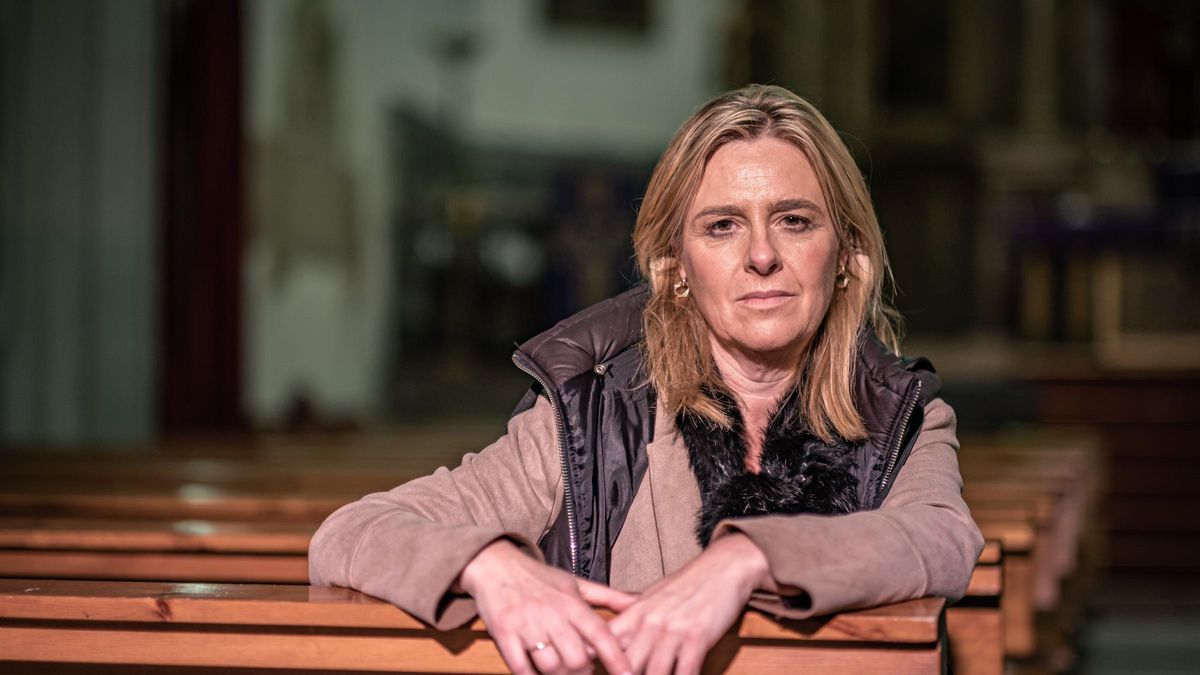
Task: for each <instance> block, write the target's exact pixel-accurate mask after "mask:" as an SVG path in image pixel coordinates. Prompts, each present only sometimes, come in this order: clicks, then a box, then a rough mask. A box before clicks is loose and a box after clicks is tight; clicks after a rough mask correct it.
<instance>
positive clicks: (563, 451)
mask: <svg viewBox="0 0 1200 675" xmlns="http://www.w3.org/2000/svg"><path fill="white" fill-rule="evenodd" d="M512 360H513V363H514V364H515V365H516V366H517V368H519V369H521V371H522V372H524V373H525V374H526V375H528V376H530V377H532V378H533V379H535V380H537V382H538V384H540V385H541V386H542V389H543V390H544V391H545V392H546V398H548V399H549V400H550V409H551V410H552V411H553V412H554V424H555V426H556V427H557V428H558V456H559V461H560V463H561V465H562V475H563V506H564V507H566V509H567V539H568V542H569V543H570V545H571V574H572V575H575V576H578V575H579V551H578V549H579V535H578V526H577V525H576V523H575V491H574V489H573V488H572V487H571V474H570V472H569V471H568V470H567V426H566V424H565V423H564V422H563V417H562V412H561V411H560V410H559V406H558V403H557V402H556V401H555V399H554V391H553V390H552V389H551V388H550V383H549V382H547V381H546V379H545V378H544V377H542V376H541V375H540V374H538V373H536V372H534V369H533V368H532V367H531V366H528V365H527V364H525V363H524V359H523V358H521V352H519V351H515V352H513V355H512Z"/></svg>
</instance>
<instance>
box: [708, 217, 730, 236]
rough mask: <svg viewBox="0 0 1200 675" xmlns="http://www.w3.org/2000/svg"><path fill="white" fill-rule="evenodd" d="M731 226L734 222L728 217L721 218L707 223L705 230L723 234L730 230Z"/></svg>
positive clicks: (710, 232)
mask: <svg viewBox="0 0 1200 675" xmlns="http://www.w3.org/2000/svg"><path fill="white" fill-rule="evenodd" d="M733 228H734V222H733V221H732V220H729V219H728V218H723V219H721V220H717V221H713V222H711V223H709V224H708V228H707V230H708V233H709V234H725V233H726V232H730V231H732V230H733Z"/></svg>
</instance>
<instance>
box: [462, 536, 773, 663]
mask: <svg viewBox="0 0 1200 675" xmlns="http://www.w3.org/2000/svg"><path fill="white" fill-rule="evenodd" d="M459 583H460V585H461V587H462V589H463V590H464V591H466V592H467V593H470V594H471V596H472V597H474V598H475V602H476V604H477V605H478V608H479V615H480V616H481V617H482V618H483V620H484V622H485V623H486V624H487V627H488V632H489V633H491V635H492V639H493V640H494V641H495V643H496V646H497V647H498V648H499V650H500V653H501V655H502V656H503V657H504V660H505V662H507V663H508V666H509V668H511V669H512V671H513V672H514V673H518V674H519V675H524V674H531V673H535V672H540V673H587V672H591V669H592V659H594V658H597V657H598V658H599V659H600V662H601V663H603V664H604V667H605V669H607V670H608V672H609V673H613V674H614V675H616V674H618V673H643V672H644V673H653V674H660V673H672V672H675V673H699V672H700V667H701V665H702V664H703V663H704V657H705V655H706V654H707V653H708V650H709V649H710V648H711V647H712V646H713V645H714V644H716V642H717V640H719V639H720V638H721V636H722V635H724V634H725V631H727V630H728V629H729V627H730V626H731V625H733V622H734V621H735V620H737V618H738V617H739V616H740V615H741V613H742V610H743V608H745V606H746V602H747V601H748V600H749V599H750V594H751V593H752V592H754V591H755V590H756V589H765V590H776V589H774V588H773V584H772V581H771V577H770V573H769V571H768V567H767V559H766V556H765V555H764V554H763V553H762V551H761V550H760V549H759V548H758V546H756V545H755V544H754V543H753V542H752V541H750V539H749V538H748V537H746V536H745V535H743V534H741V533H734V534H730V535H728V536H724V537H721V538H719V539H715V540H714V541H713V542H712V544H710V545H709V547H708V548H707V549H705V550H704V552H703V553H702V554H701V555H700V556H698V557H697V558H696V559H694V560H692V561H691V562H690V563H688V564H687V565H686V566H684V567H683V568H682V569H680V570H679V571H678V572H676V573H674V574H672V575H671V576H668V577H666V578H665V579H663V580H661V581H659V582H658V583H656V584H655V585H653V586H651V587H650V588H648V589H646V591H645V592H643V593H641V594H639V595H633V594H629V593H623V592H621V591H617V590H614V589H611V588H609V587H607V586H603V585H601V584H597V583H594V582H591V581H587V580H585V579H579V578H576V577H573V576H571V575H570V574H568V573H567V572H564V571H562V570H559V569H556V568H552V567H549V566H547V565H545V564H543V563H540V562H538V561H537V560H534V559H533V558H531V557H530V556H528V555H526V554H525V553H523V552H521V551H520V550H519V549H518V548H517V547H516V546H515V545H513V544H512V543H511V542H509V541H507V540H500V541H497V542H494V543H493V544H491V545H489V546H488V547H487V548H485V549H483V550H482V551H481V552H480V553H479V554H478V555H476V556H475V558H473V559H472V560H471V562H470V563H469V564H468V565H467V566H466V567H465V568H464V569H463V572H462V574H461V576H460V577H459ZM593 607H607V608H609V609H611V610H613V611H615V612H617V616H615V617H614V618H613V619H611V620H609V621H605V620H604V619H602V618H601V617H600V616H599V615H598V614H597V613H596V612H595V611H594V610H593Z"/></svg>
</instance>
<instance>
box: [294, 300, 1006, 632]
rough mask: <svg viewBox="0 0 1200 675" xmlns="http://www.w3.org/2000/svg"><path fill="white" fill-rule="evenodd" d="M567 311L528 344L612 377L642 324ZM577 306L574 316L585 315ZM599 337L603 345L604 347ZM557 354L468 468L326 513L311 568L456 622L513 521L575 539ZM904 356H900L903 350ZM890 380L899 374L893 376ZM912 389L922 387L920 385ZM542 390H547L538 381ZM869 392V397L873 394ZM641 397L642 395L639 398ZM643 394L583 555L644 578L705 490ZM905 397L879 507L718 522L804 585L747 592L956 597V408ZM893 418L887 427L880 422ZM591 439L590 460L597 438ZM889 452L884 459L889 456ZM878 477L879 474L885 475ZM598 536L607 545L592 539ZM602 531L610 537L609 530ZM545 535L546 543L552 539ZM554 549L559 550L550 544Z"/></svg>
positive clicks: (618, 574)
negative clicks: (461, 581)
mask: <svg viewBox="0 0 1200 675" xmlns="http://www.w3.org/2000/svg"><path fill="white" fill-rule="evenodd" d="M637 293H638V292H637V291H635V292H633V293H630V294H624V295H623V296H618V298H615V299H614V300H613V301H609V302H608V303H605V304H606V305H609V306H608V307H607V308H605V307H601V308H600V309H599V310H598V309H597V308H592V309H590V310H586V311H585V312H584V313H583V314H581V315H580V316H581V317H586V318H587V320H588V321H593V322H596V321H597V320H599V323H600V324H603V325H606V326H608V327H609V329H610V330H609V332H612V330H611V329H612V328H613V327H614V326H615V328H616V332H617V333H621V332H622V329H623V328H624V329H628V328H629V327H631V326H634V325H636V324H639V323H640V322H639V321H631V320H630V319H629V314H630V313H629V311H628V308H629V306H634V307H636V306H637V303H638V302H640V299H639V298H638V297H637ZM613 303H615V304H616V305H617V306H618V309H619V310H620V312H618V313H617V314H613V311H612V310H613V307H612V306H611V305H612V304H613ZM572 322H573V320H572V319H569V320H567V321H566V322H564V324H560V326H559V327H556V329H554V330H552V331H548V332H547V334H544V335H543V336H539V338H535V340H533V341H531V342H530V343H527V348H537V347H541V346H544V345H545V344H547V343H548V342H550V341H551V339H553V340H557V341H558V342H559V343H560V344H566V345H568V346H569V347H571V348H572V349H574V348H577V349H578V350H579V351H580V352H582V353H584V354H585V356H587V357H588V358H595V359H596V360H595V363H596V365H597V368H596V375H598V376H600V377H601V379H603V376H604V375H605V374H606V370H607V366H608V365H609V364H610V363H615V361H614V357H617V356H619V355H620V354H622V353H625V352H626V347H628V346H629V343H632V342H633V341H635V340H634V338H636V335H632V334H630V332H629V330H625V333H626V335H625V336H624V337H622V338H620V339H618V340H617V341H616V342H613V341H612V340H611V339H608V338H607V337H606V338H605V339H604V340H600V341H599V343H602V344H601V345H600V347H597V346H596V345H595V344H593V345H590V346H589V345H585V344H582V343H581V342H580V341H579V340H575V339H573V338H567V339H563V336H564V335H568V336H569V335H571V333H570V332H565V331H564V330H563V328H564V326H567V327H570V326H571V325H573V324H572ZM574 322H575V323H574V325H576V327H577V324H578V322H579V319H575V320H574ZM605 335H606V336H607V335H608V334H607V333H605ZM622 340H624V343H623V342H622ZM593 342H596V340H593ZM614 344H615V345H616V346H617V347H618V348H617V349H613V345H614ZM568 351H570V350H568ZM602 351H603V352H605V353H604V354H603V355H602V356H603V357H604V358H601V356H600V355H599V354H600V352H602ZM524 353H525V352H522V351H519V352H518V353H517V355H515V359H516V360H517V361H518V365H521V366H522V367H523V368H524V369H526V370H527V372H528V371H529V370H532V369H531V368H529V365H530V364H529V363H528V361H526V362H525V363H522V361H523V359H522V356H523V354H524ZM560 353H561V352H560ZM562 360H563V361H573V360H574V361H579V359H578V358H574V359H573V358H566V359H562ZM584 360H586V358H585V359H584ZM616 360H617V361H619V359H616ZM876 361H878V359H876ZM881 363H882V364H883V365H880V364H881ZM555 366H560V364H559V363H558V360H556V361H554V362H553V363H551V364H550V368H549V369H547V368H544V367H543V368H537V369H536V370H537V371H538V372H536V373H531V374H534V375H535V376H538V379H539V382H540V387H537V388H535V389H534V390H533V392H534V393H533V394H531V395H530V396H528V397H527V398H526V400H525V401H524V403H523V405H521V406H518V410H519V412H518V413H517V414H515V415H514V416H513V418H512V419H511V420H510V421H509V425H508V433H507V434H506V435H505V436H503V437H502V438H500V439H499V440H498V441H496V442H495V443H493V444H492V445H490V446H489V447H487V448H486V449H484V450H483V451H482V452H480V453H479V454H468V455H467V456H465V457H464V458H463V462H462V464H461V465H460V466H459V467H458V468H456V469H454V470H448V469H446V468H442V469H439V470H438V471H436V472H435V473H434V474H433V475H431V476H427V477H424V478H421V479H418V480H414V481H411V482H409V483H407V484H405V485H401V486H399V487H397V488H395V489H393V490H391V491H389V492H384V493H376V494H372V495H368V496H366V497H364V498H363V499H361V500H359V501H357V502H354V503H352V504H349V505H347V506H344V507H342V508H341V509H339V510H338V511H337V512H335V513H334V514H332V515H331V516H330V517H329V518H328V519H327V520H326V521H325V523H324V524H323V525H322V526H321V528H320V529H319V530H318V531H317V533H316V534H315V535H314V537H313V539H312V543H311V544H310V549H309V570H310V572H309V573H310V577H311V581H312V583H314V584H334V585H341V586H350V587H353V588H357V589H359V590H361V591H363V592H365V593H368V594H371V595H374V596H376V597H380V598H383V599H385V600H388V601H389V602H392V603H393V604H395V605H397V606H399V607H401V608H402V609H404V610H406V611H408V612H409V613H411V614H413V615H414V616H416V617H418V618H420V619H422V620H424V621H426V622H428V623H430V624H432V625H434V626H435V627H438V628H443V629H448V628H453V627H457V626H459V625H462V624H463V623H466V622H467V621H469V620H471V619H472V618H473V617H474V616H475V608H474V603H473V601H472V600H471V599H470V598H468V597H463V596H453V595H450V594H449V593H448V591H449V588H450V587H451V585H452V584H453V583H454V581H455V579H457V577H458V575H459V573H460V572H461V571H462V568H463V567H465V566H466V564H467V563H468V562H469V561H470V560H471V559H472V558H473V557H474V556H475V554H476V553H478V552H479V551H480V550H481V549H482V548H483V547H485V546H487V545H488V544H490V543H491V542H493V541H495V540H496V539H498V538H504V537H507V538H509V539H511V540H512V541H514V542H516V543H517V544H518V545H520V546H521V547H522V548H524V549H525V550H526V551H527V552H528V553H529V554H530V555H533V556H535V557H539V558H541V557H542V555H543V551H542V548H547V546H546V542H545V540H548V539H555V538H557V539H558V540H559V541H562V542H565V540H566V537H565V536H551V537H548V536H547V535H551V534H556V535H562V534H563V533H565V532H566V528H565V525H564V523H565V522H566V515H567V513H566V509H564V503H565V502H564V495H565V493H566V492H567V490H565V489H564V483H563V478H564V474H568V475H570V476H577V475H578V469H576V470H575V472H573V473H572V472H569V471H568V470H567V467H566V465H565V464H564V460H567V461H568V462H570V463H572V465H573V466H575V465H578V464H579V462H580V461H581V460H580V457H579V456H578V455H570V456H567V455H566V454H565V453H564V449H569V448H570V447H571V444H570V443H564V442H563V439H562V438H560V436H561V435H562V434H563V433H564V432H565V433H567V434H570V435H572V436H573V437H575V438H574V440H578V434H579V430H578V429H567V428H565V427H564V425H563V420H562V418H561V411H560V409H561V408H562V407H563V403H562V402H561V401H559V402H558V403H556V404H552V402H551V400H552V399H551V398H548V397H547V395H546V394H549V396H550V397H553V396H554V395H555V394H556V393H560V394H561V392H556V391H555V390H554V387H555V383H556V382H559V381H566V380H569V379H570V378H571V377H574V376H576V375H578V373H576V372H575V371H577V370H579V368H578V366H577V365H575V366H572V365H570V364H567V365H561V366H560V367H559V372H558V373H557V375H558V376H559V377H555V375H554V374H548V373H547V370H551V369H553V368H554V367H555ZM889 367H891V364H889V363H887V362H886V361H882V362H871V363H867V364H860V366H859V370H861V371H869V372H863V373H862V376H861V377H860V379H863V378H867V379H871V378H874V380H875V381H874V382H868V385H867V386H865V388H863V387H860V388H859V390H858V391H859V393H858V396H859V398H860V399H862V398H864V397H875V395H874V394H871V393H870V391H871V390H872V388H876V389H877V388H878V386H877V385H879V382H880V381H884V380H888V377H889V375H895V374H889V373H888V372H886V368H889ZM895 367H896V368H900V369H901V370H902V367H901V366H900V364H899V362H898V361H897V363H896V366H895ZM881 378H882V379H881ZM543 379H545V380H547V381H545V382H542V380H543ZM893 379H895V378H893ZM904 381H907V380H904ZM888 384H889V385H890V386H895V384H894V382H892V381H888ZM547 389H550V391H546V390H547ZM642 389H643V390H644V389H645V388H644V387H643V388H642ZM916 389H917V391H918V392H919V391H920V387H919V385H918V386H917V387H916ZM539 390H540V392H541V394H542V395H536V394H537V393H538V392H539ZM623 391H624V390H621V389H620V388H618V393H617V394H616V395H618V396H625V394H624V393H622V392H623ZM910 393H911V392H910ZM912 400H916V399H912ZM872 403H873V402H872V401H868V402H867V404H868V406H867V407H869V406H870V405H871V404H872ZM880 405H882V404H880ZM642 406H643V407H642V408H641V409H642V410H646V409H647V408H646V403H645V402H644V401H643V402H642ZM894 407H895V406H894V405H893V408H894ZM648 409H649V411H650V415H649V416H648V417H646V419H647V420H649V424H650V425H651V426H652V427H653V428H652V433H649V434H646V433H625V434H624V435H625V436H626V437H627V439H626V440H625V441H623V442H621V443H619V444H623V445H624V446H625V447H624V448H623V449H624V452H625V453H627V454H629V455H630V457H631V459H630V460H629V462H628V463H629V467H630V470H629V471H627V472H626V474H627V475H628V476H629V479H632V480H633V481H634V485H632V486H626V488H625V489H624V496H622V497H621V498H619V499H616V500H612V501H614V502H615V503H616V506H615V507H607V508H602V509H600V511H599V513H597V514H593V515H595V516H599V518H593V520H594V521H599V520H600V519H601V518H603V517H604V516H605V515H606V513H607V511H612V510H620V511H621V513H620V516H621V517H620V518H617V519H616V520H615V521H613V520H612V519H608V521H609V522H612V523H613V525H614V527H613V528H612V530H613V531H612V532H611V533H609V534H607V535H606V536H607V537H608V539H604V538H603V537H600V538H599V539H597V540H596V541H593V546H594V547H597V548H600V549H602V555H601V556H600V557H602V558H603V559H604V560H603V563H604V564H603V574H601V573H599V572H595V570H597V569H599V567H597V566H589V569H590V570H592V571H593V573H592V574H590V576H592V577H593V578H600V579H607V581H608V582H609V583H610V584H611V585H612V586H613V587H615V588H618V589H621V590H626V591H635V592H636V591H641V590H643V589H645V588H647V587H648V586H650V585H651V584H653V583H654V582H656V581H658V580H660V579H662V578H663V577H665V576H667V575H670V574H671V573H673V572H674V571H676V570H678V569H679V568H681V567H682V566H683V565H684V564H686V563H687V562H688V561H689V560H691V559H692V558H694V557H695V556H697V555H699V554H700V552H701V549H700V546H699V544H698V543H697V542H696V538H695V530H694V525H695V518H696V514H697V512H698V511H699V509H700V495H699V490H698V488H697V485H696V480H695V477H694V475H693V474H692V471H691V468H690V466H689V463H688V453H687V448H686V447H685V446H684V444H683V442H682V440H681V439H680V437H679V434H678V433H677V432H676V430H675V428H674V425H673V422H672V420H670V419H667V417H669V416H665V415H662V416H657V417H655V416H654V415H653V407H652V406H651V407H649V408H648ZM903 412H904V413H905V415H906V419H915V420H917V422H918V424H917V427H918V428H917V429H914V430H913V431H912V433H911V434H906V433H905V431H904V429H903V428H902V427H901V428H900V429H899V430H898V431H897V430H896V429H891V430H887V429H884V430H881V431H880V433H879V434H877V435H878V436H879V439H878V440H877V441H876V444H877V445H884V444H885V443H884V441H886V444H888V445H890V444H892V443H893V441H892V440H891V439H892V438H893V437H895V438H896V439H902V440H903V441H904V442H903V449H904V452H903V456H900V454H899V453H897V454H895V455H892V456H889V454H888V453H882V455H883V457H884V461H882V462H879V461H872V459H871V457H870V456H869V452H868V454H867V455H864V459H863V461H862V462H860V464H861V465H862V466H863V467H864V468H863V470H862V471H863V474H864V476H866V477H871V478H873V480H870V481H862V483H866V484H867V485H866V486H865V487H864V490H865V491H867V492H869V493H870V494H864V495H862V499H863V504H864V508H867V509H871V510H863V511H860V512H857V513H852V514H848V515H840V516H818V515H777V516H761V517H756V518H746V519H739V520H726V521H723V522H722V523H720V524H719V525H718V526H717V528H716V530H715V531H714V534H713V537H714V538H716V537H720V536H724V535H726V534H728V533H730V532H734V531H738V532H743V533H744V534H746V535H747V536H749V537H750V539H751V540H753V541H754V542H755V543H756V544H757V545H758V546H759V547H760V548H761V549H762V550H763V552H764V553H765V554H766V556H767V559H768V562H769V564H770V569H771V574H772V575H773V576H774V577H775V580H776V581H777V582H778V583H779V584H781V585H786V586H791V587H795V588H799V589H802V591H803V593H802V594H801V595H800V596H794V597H790V598H779V597H772V596H768V595H766V594H756V596H755V597H754V598H753V599H752V600H751V604H752V605H754V606H756V607H758V608H760V609H763V610H766V611H769V612H772V613H775V614H778V615H783V616H790V617H795V618H800V617H806V616H810V615H813V614H825V613H829V612H833V611H837V610H839V609H844V608H849V607H859V606H870V605H876V604H882V603H887V602H895V601H899V600H905V599H910V598H915V597H921V596H925V595H941V596H946V597H950V598H956V597H959V596H961V595H962V594H963V593H964V592H965V589H966V586H967V582H968V580H969V578H970V573H971V570H972V568H973V566H974V563H975V559H976V558H977V557H978V555H979V551H980V549H981V548H982V545H983V540H982V537H981V536H980V534H979V531H978V528H976V526H975V524H974V522H973V521H972V520H971V517H970V513H969V511H968V509H967V507H966V504H964V503H963V501H962V498H961V491H962V481H961V477H960V475H959V472H958V464H957V457H956V452H957V448H958V442H957V439H956V437H955V432H954V427H955V425H954V413H953V411H952V410H951V409H950V407H949V406H948V405H946V404H945V403H944V402H943V401H942V400H941V399H937V398H933V399H925V403H924V405H923V406H921V407H920V408H919V409H917V410H911V409H909V410H905V411H903ZM898 415H899V414H898V413H897V414H890V415H887V416H885V417H886V418H887V419H886V425H893V426H894V425H896V424H897V423H898V422H897V418H898ZM642 417H645V415H644V413H643V414H642ZM886 425H885V426H886ZM877 426H878V424H877ZM868 428H869V430H870V429H871V424H870V421H869V424H868ZM620 431H621V430H619V429H618V430H617V431H616V432H614V435H620ZM647 431H649V430H647ZM888 431H890V432H891V433H890V434H889V433H885V432H888ZM897 434H898V435H897ZM634 437H641V438H642V439H643V440H641V441H639V440H638V438H634ZM868 447H870V444H868ZM900 447H901V446H899V445H897V448H900ZM621 450H622V449H621V448H618V449H616V450H613V451H614V452H619V451H621ZM884 450H890V448H884ZM865 452H866V451H865ZM638 453H640V455H639V454H638ZM581 454H582V455H584V458H583V459H584V460H586V459H587V457H586V455H587V452H582V453H581ZM593 459H594V458H593ZM889 462H891V465H890V467H887V466H882V465H883V464H887V463H889ZM867 467H875V468H874V469H869V468H867ZM889 470H890V471H891V474H890V475H888V471H889ZM626 482H628V479H627V481H626ZM881 486H882V487H883V488H884V489H882V490H881V489H879V488H880V487H881ZM599 487H602V488H604V487H608V488H611V486H599ZM573 497H574V499H575V501H573V502H572V503H576V502H577V501H578V497H576V496H574V495H573ZM880 502H881V503H880ZM606 504H607V503H605V504H602V506H604V505H606ZM875 506H878V507H879V508H873V507H875ZM577 508H578V507H577ZM594 525H595V523H593V526H594ZM594 539H595V538H594ZM597 541H598V542H599V543H600V544H601V545H598V546H597V543H596V542H597ZM605 541H608V542H611V543H609V544H608V545H607V546H605V545H602V544H603V543H604V542H605ZM538 542H542V543H543V547H542V548H539V547H538V545H537V543H538ZM609 549H610V550H609ZM550 553H551V557H552V558H553V557H555V553H554V547H550ZM592 553H595V551H593V552H592ZM557 557H558V559H557V560H553V562H556V563H558V564H559V565H560V566H563V567H568V568H570V567H575V566H576V565H577V561H571V560H569V559H567V558H566V556H565V555H561V554H560V555H558V556H557ZM576 571H579V570H578V569H577V570H576Z"/></svg>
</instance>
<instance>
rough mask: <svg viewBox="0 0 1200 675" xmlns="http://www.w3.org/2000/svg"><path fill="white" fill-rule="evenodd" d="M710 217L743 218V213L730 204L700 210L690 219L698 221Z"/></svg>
mask: <svg viewBox="0 0 1200 675" xmlns="http://www.w3.org/2000/svg"><path fill="white" fill-rule="evenodd" d="M710 216H745V211H742V210H741V209H740V208H738V207H736V206H733V205H732V204H727V205H723V206H709V207H707V208H704V209H701V210H700V212H699V213H697V214H696V215H695V216H694V217H693V218H692V219H693V220H700V219H701V218H708V217H710Z"/></svg>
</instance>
